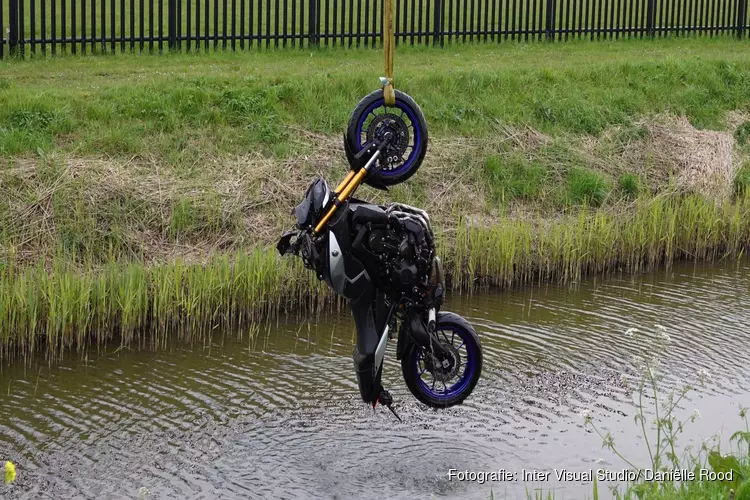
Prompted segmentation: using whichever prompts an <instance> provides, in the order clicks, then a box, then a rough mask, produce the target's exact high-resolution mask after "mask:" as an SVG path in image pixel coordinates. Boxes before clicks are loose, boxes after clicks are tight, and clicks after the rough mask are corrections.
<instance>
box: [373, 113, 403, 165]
mask: <svg viewBox="0 0 750 500" xmlns="http://www.w3.org/2000/svg"><path fill="white" fill-rule="evenodd" d="M386 132H390V133H391V134H392V137H393V138H392V139H391V141H390V142H389V143H388V146H387V147H386V148H385V151H384V152H383V155H384V157H385V166H384V169H385V170H392V169H394V168H396V167H398V166H399V165H400V164H401V163H402V162H403V161H404V153H406V149H407V148H408V147H409V127H408V126H407V125H406V122H404V120H403V118H401V117H400V116H399V115H396V114H393V113H383V114H381V115H377V116H376V117H375V119H373V120H372V122H370V125H369V126H368V127H367V141H368V142H370V141H373V140H377V141H380V140H382V139H383V138H384V137H385V134H386Z"/></svg>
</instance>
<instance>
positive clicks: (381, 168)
mask: <svg viewBox="0 0 750 500" xmlns="http://www.w3.org/2000/svg"><path fill="white" fill-rule="evenodd" d="M426 147H427V128H426V124H425V121H424V117H423V115H422V111H421V110H420V109H419V107H418V106H417V104H416V103H415V102H414V101H413V100H412V99H411V98H410V97H409V96H408V95H406V94H404V93H402V92H398V91H396V106H395V107H394V106H392V107H386V106H385V105H384V101H383V98H382V93H381V92H373V93H372V94H370V95H369V96H367V97H365V98H364V99H363V100H362V101H361V102H360V104H359V105H358V106H357V108H356V109H355V111H354V113H353V114H352V117H351V120H350V123H349V126H348V128H347V132H346V134H345V135H344V148H345V152H346V156H347V159H348V161H349V164H350V165H351V167H352V170H351V172H349V174H348V175H347V176H346V178H345V179H344V180H343V181H342V182H341V183H340V184H339V185H338V187H336V188H335V189H333V190H332V189H330V187H329V186H328V184H327V183H326V181H325V180H324V179H322V178H317V179H315V180H313V182H312V183H311V184H310V185H309V187H308V188H307V191H306V192H305V195H304V198H303V200H302V201H301V202H300V203H299V204H298V205H297V206H296V207H295V208H294V209H293V210H292V215H295V216H296V219H297V222H296V226H295V229H293V230H291V231H288V232H287V233H285V234H284V235H283V236H282V237H281V239H280V240H279V242H278V244H277V249H278V251H279V252H280V253H281V254H282V255H288V254H293V255H299V256H301V258H302V261H303V263H304V265H305V267H306V268H308V269H310V270H312V271H314V272H315V273H316V276H317V277H318V279H320V280H324V281H325V282H326V283H327V284H328V286H330V287H331V289H333V291H334V292H335V293H337V294H339V295H341V296H343V297H345V298H346V299H348V301H349V303H350V305H351V309H352V314H353V317H354V322H355V325H356V331H357V340H356V347H355V349H354V355H353V359H354V368H355V373H356V377H357V382H358V385H359V391H360V395H361V397H362V400H363V401H365V402H366V403H369V404H371V405H372V407H373V408H375V406H376V405H377V404H378V403H381V404H382V405H384V406H386V407H388V408H389V409H390V410H391V411H392V412H393V413H394V415H396V417H398V415H397V414H396V413H395V411H394V410H393V408H392V406H391V405H392V402H393V400H392V397H391V395H390V393H389V392H388V391H387V390H385V389H384V388H383V386H382V384H381V379H382V371H383V359H384V357H385V351H386V345H387V342H388V340H389V339H392V338H393V335H394V332H396V331H397V332H398V335H397V345H396V358H397V359H398V360H399V361H400V362H401V371H402V374H403V378H404V381H405V382H406V386H407V387H408V388H409V391H410V392H411V393H412V394H413V395H414V397H416V398H417V399H418V400H419V401H421V402H422V403H424V404H426V405H428V406H431V407H434V408H446V407H450V406H454V405H457V404H460V403H462V402H463V401H464V399H466V398H467V397H468V396H469V395H470V394H471V392H472V391H473V390H474V387H475V386H476V384H477V382H478V380H479V377H480V375H481V371H482V348H481V344H480V341H479V337H478V336H477V334H476V332H475V331H474V328H473V327H472V326H471V324H470V323H469V322H468V321H467V320H466V319H464V318H463V317H461V316H459V315H458V314H455V313H452V312H447V311H441V310H440V308H441V305H442V303H443V298H444V293H445V280H444V275H443V269H442V264H441V261H440V258H439V257H438V256H437V254H436V248H435V238H434V233H433V231H432V226H431V223H430V217H429V216H428V214H427V213H426V212H425V211H423V210H420V209H418V208H416V207H412V206H409V205H404V204H400V203H390V204H387V205H376V204H373V203H368V202H366V201H363V200H360V199H357V198H354V197H353V196H352V195H353V193H354V191H355V190H356V189H357V187H358V186H359V185H360V184H361V183H362V182H365V183H367V184H369V185H371V186H373V187H376V188H378V189H387V188H388V186H391V185H394V184H398V183H400V182H403V181H405V180H406V179H408V178H409V177H410V176H411V175H413V174H414V173H415V172H416V170H417V169H418V168H419V166H420V165H421V163H422V160H423V159H424V156H425V152H426Z"/></svg>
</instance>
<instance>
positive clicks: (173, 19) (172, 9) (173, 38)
mask: <svg viewBox="0 0 750 500" xmlns="http://www.w3.org/2000/svg"><path fill="white" fill-rule="evenodd" d="M177 2H178V0H168V1H167V32H168V36H169V40H168V41H167V47H168V48H169V50H170V51H173V50H177Z"/></svg>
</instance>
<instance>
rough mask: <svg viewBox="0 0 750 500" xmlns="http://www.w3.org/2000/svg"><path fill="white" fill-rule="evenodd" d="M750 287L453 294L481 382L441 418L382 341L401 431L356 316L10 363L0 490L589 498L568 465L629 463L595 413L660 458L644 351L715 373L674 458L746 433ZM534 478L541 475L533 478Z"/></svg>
mask: <svg viewBox="0 0 750 500" xmlns="http://www.w3.org/2000/svg"><path fill="white" fill-rule="evenodd" d="M749 288H750V264H748V263H746V262H741V263H740V264H737V263H736V262H732V263H719V264H718V265H710V266H709V265H704V264H697V265H696V264H692V263H691V264H681V265H678V266H676V267H675V268H673V269H672V270H670V271H661V272H657V273H653V274H648V275H641V276H636V277H632V276H621V277H612V278H608V279H606V280H603V281H602V280H588V281H585V282H582V283H577V284H571V285H565V286H557V285H537V286H531V287H526V288H524V289H521V290H516V291H510V292H497V291H494V292H493V291H482V292H476V293H474V294H463V295H459V294H456V293H452V294H451V295H450V297H449V300H448V301H447V304H446V305H445V309H446V310H453V311H456V312H458V313H460V314H462V315H464V316H466V317H467V318H468V319H469V320H470V321H471V322H472V323H473V324H474V325H475V328H476V330H477V332H478V333H479V335H480V337H481V340H482V343H483V346H484V351H485V368H484V373H483V378H482V379H481V380H480V383H479V385H478V386H477V389H476V390H475V392H474V394H473V395H472V397H470V398H469V399H468V400H467V401H466V402H465V404H464V405H462V406H460V407H456V408H452V409H448V410H442V411H435V410H431V409H428V408H426V407H424V406H422V405H420V404H419V403H417V402H416V401H415V400H414V399H413V398H412V397H411V395H410V394H409V393H408V391H407V389H406V388H405V385H404V383H403V381H402V379H401V375H400V365H399V364H398V363H397V362H396V361H395V354H394V345H391V346H389V348H388V354H387V364H386V368H385V385H386V387H387V388H389V389H391V392H392V394H393V396H394V399H395V401H396V408H397V411H398V412H399V414H400V416H401V418H402V419H403V422H399V421H397V420H396V419H395V418H394V417H393V416H392V415H391V414H390V413H389V412H388V411H386V410H385V409H383V408H378V410H377V411H373V410H372V409H371V408H369V407H366V406H365V405H364V404H362V403H361V402H360V401H359V399H358V391H357V388H356V382H355V379H354V373H353V370H352V362H351V352H352V348H353V341H354V327H353V323H352V322H351V321H350V319H349V314H348V312H347V311H342V312H341V313H340V314H338V315H332V316H328V317H326V318H324V319H321V320H319V321H308V319H307V318H295V317H290V318H286V319H282V320H280V321H279V322H278V323H274V324H273V325H267V326H265V327H263V328H262V329H261V330H259V331H254V332H252V331H249V332H242V338H241V339H237V338H235V335H232V336H229V335H225V334H224V332H218V331H217V332H215V334H214V336H213V340H212V342H211V343H210V344H208V345H200V346H193V347H188V346H183V345H175V346H173V347H171V348H170V349H169V350H167V351H161V352H148V351H135V350H127V349H119V350H117V349H116V346H113V347H111V348H109V349H108V350H106V351H104V352H99V353H95V352H90V353H89V354H88V356H87V357H86V358H85V359H81V358H80V357H79V356H78V355H75V354H71V355H69V356H68V359H66V360H63V361H62V362H60V363H57V364H55V365H52V366H49V365H47V364H46V363H44V362H39V363H36V364H31V365H29V366H23V365H20V364H15V365H12V366H10V367H7V366H6V367H4V368H3V371H2V373H0V460H3V459H7V458H9V459H12V460H13V461H14V462H15V463H16V464H17V470H18V480H17V481H16V483H14V484H13V485H12V486H10V487H3V486H0V497H2V498H138V497H139V490H140V491H141V493H140V494H141V495H144V494H145V498H206V499H208V498H280V499H283V498H288V499H297V498H300V499H301V498H304V499H309V498H341V499H348V498H365V499H366V498H389V499H399V498H403V499H413V498H433V496H434V497H435V498H470V499H487V498H489V497H490V492H491V491H492V493H493V494H494V498H526V495H527V492H528V493H530V494H531V495H534V492H535V490H543V491H545V492H546V491H549V490H553V491H554V492H555V498H557V499H559V498H583V497H584V496H587V495H588V496H589V497H590V496H591V491H592V485H591V483H590V482H587V481H585V480H568V481H565V480H557V477H556V471H559V470H561V469H566V470H568V471H576V472H585V471H589V470H594V471H596V470H598V469H603V470H607V471H610V472H617V471H620V470H622V469H623V467H624V466H625V464H624V462H623V461H622V460H621V459H619V458H618V457H617V456H616V455H615V454H614V453H613V452H612V451H610V450H608V449H606V448H603V447H602V440H601V438H600V437H599V436H597V435H596V434H595V433H594V432H593V431H592V429H591V428H589V427H585V426H584V425H583V419H582V417H581V415H580V413H581V412H582V411H586V410H588V411H590V415H591V418H592V421H593V422H594V423H595V425H596V426H597V428H599V429H600V431H601V432H603V433H606V432H610V433H611V434H612V436H613V437H614V442H615V445H616V446H617V448H618V450H619V451H620V452H621V453H622V455H623V456H624V457H626V458H628V459H629V460H631V461H633V462H634V463H636V465H638V466H640V467H647V466H648V461H647V457H648V454H647V451H646V448H645V442H644V440H643V439H642V438H640V437H639V428H638V427H637V426H636V425H635V423H634V420H633V416H634V407H633V404H632V401H633V397H632V395H631V392H630V391H629V390H628V389H627V388H625V387H623V384H622V381H621V374H623V373H627V374H632V373H633V370H632V365H631V360H632V359H633V357H634V356H642V357H651V356H653V355H655V354H658V355H659V356H660V357H661V365H660V369H661V370H662V372H663V373H664V374H665V379H664V381H663V385H664V388H665V389H664V392H663V395H664V396H666V395H667V394H668V390H669V389H670V388H673V387H680V386H681V385H682V384H685V383H692V382H697V372H698V371H699V370H705V372H706V373H708V374H709V377H708V378H706V379H705V384H704V385H701V384H699V383H698V384H697V387H696V389H695V390H694V391H693V392H691V393H689V395H688V397H687V398H686V400H684V401H683V403H682V404H681V405H680V408H679V409H678V410H677V415H678V416H679V417H680V418H681V419H684V418H687V417H688V416H689V415H690V414H692V413H693V412H694V411H695V410H698V412H699V413H700V418H698V419H696V420H695V422H694V423H691V424H688V425H687V426H686V429H685V432H684V434H683V435H682V436H681V437H680V441H679V443H680V447H681V449H682V448H684V447H685V446H688V445H689V446H692V447H693V448H694V449H695V448H700V446H701V444H702V443H703V442H704V440H706V439H711V437H712V436H713V435H715V434H716V433H722V436H723V437H722V438H721V439H722V442H723V443H725V445H724V446H725V447H726V446H728V445H727V441H728V437H729V435H731V433H733V432H734V431H735V430H737V429H739V428H740V427H744V422H743V421H742V420H741V419H740V417H739V416H738V411H739V406H740V405H746V406H750V389H749V387H750V385H749V382H750V363H748V361H750V342H748V339H749V338H750V328H749V327H748V325H749V324H750V294H748V290H749ZM657 324H659V325H662V326H664V327H665V328H666V329H667V333H668V335H669V336H670V338H671V341H670V343H669V345H668V347H667V348H666V349H665V350H663V351H659V350H658V349H654V347H653V345H652V344H651V342H650V341H648V337H647V336H644V335H639V334H636V335H633V336H632V337H630V336H626V335H625V334H624V332H625V331H626V330H627V329H628V328H633V327H636V328H640V329H643V330H648V329H649V328H652V327H653V326H654V325H657ZM645 404H646V406H647V408H651V407H652V401H650V400H648V399H647V400H646V403H645ZM651 441H652V442H653V438H652V439H651ZM451 469H454V470H455V471H456V472H461V473H463V472H464V471H471V472H490V471H498V470H504V471H505V472H506V473H507V474H508V475H507V476H505V477H506V478H507V479H509V480H506V481H502V482H500V481H488V482H484V483H480V482H479V481H457V480H455V479H452V478H451V477H449V471H450V470H451ZM523 471H526V473H527V474H532V473H533V472H534V471H537V472H539V474H538V475H537V476H536V477H535V476H532V475H528V476H527V477H526V478H525V479H526V480H525V481H524V480H523V479H524V477H523V476H522V473H523ZM545 472H547V473H549V476H548V480H546V481H544V480H539V479H540V478H543V477H544V473H545ZM574 479H580V478H574ZM146 490H147V491H146ZM600 490H605V492H604V494H603V495H602V497H605V498H606V496H607V493H606V488H605V487H603V486H602V487H601V488H600Z"/></svg>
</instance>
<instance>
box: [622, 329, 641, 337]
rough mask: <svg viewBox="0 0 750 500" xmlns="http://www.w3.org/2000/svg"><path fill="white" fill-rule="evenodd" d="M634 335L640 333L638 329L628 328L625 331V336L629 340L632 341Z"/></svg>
mask: <svg viewBox="0 0 750 500" xmlns="http://www.w3.org/2000/svg"><path fill="white" fill-rule="evenodd" d="M636 333H640V330H639V329H638V328H628V329H627V330H625V336H626V337H628V338H629V339H632V338H633V335H635V334H636Z"/></svg>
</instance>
